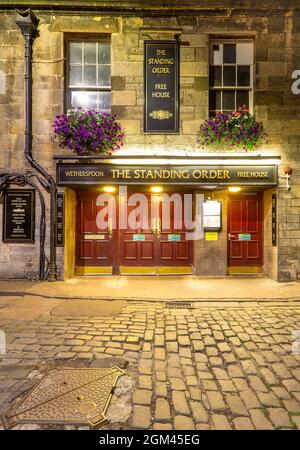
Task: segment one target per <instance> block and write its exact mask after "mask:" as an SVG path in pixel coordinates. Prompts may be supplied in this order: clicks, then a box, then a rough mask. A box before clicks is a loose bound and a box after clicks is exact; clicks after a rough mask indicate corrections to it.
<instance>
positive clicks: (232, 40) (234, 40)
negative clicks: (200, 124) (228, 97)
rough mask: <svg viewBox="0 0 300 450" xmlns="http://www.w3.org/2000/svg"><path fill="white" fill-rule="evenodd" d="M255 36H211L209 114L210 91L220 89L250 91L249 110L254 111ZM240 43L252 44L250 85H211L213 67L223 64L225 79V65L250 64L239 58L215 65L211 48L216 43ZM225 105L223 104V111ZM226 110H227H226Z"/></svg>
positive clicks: (209, 114) (209, 112) (209, 113)
mask: <svg viewBox="0 0 300 450" xmlns="http://www.w3.org/2000/svg"><path fill="white" fill-rule="evenodd" d="M254 42H255V41H254V38H252V37H225V36H224V37H213V36H211V37H210V39H209V76H208V78H209V80H208V81H209V82H208V85H209V96H208V116H209V117H211V111H212V110H211V109H210V92H211V91H214V92H218V91H235V92H237V91H248V92H249V105H248V107H249V111H250V113H253V107H254V105H253V102H254V81H255V77H254V69H255V65H254V59H255V46H254ZM239 43H248V44H252V55H253V57H252V63H251V64H250V85H249V86H238V85H233V86H223V85H220V86H211V84H210V73H211V68H212V67H220V66H221V73H222V81H223V68H224V66H225V67H230V66H232V67H236V68H237V67H238V66H246V65H247V66H248V65H249V64H244V63H239V62H238V61H237V60H236V62H235V63H224V62H223V61H222V64H221V65H219V64H218V65H215V66H214V65H213V64H211V63H212V62H213V61H211V49H212V46H213V45H215V44H239ZM237 79H238V74H237V69H236V83H237ZM235 105H236V95H235ZM222 106H223V105H222V104H221V111H222V112H223V111H224V110H223V107H222ZM225 111H226V110H225Z"/></svg>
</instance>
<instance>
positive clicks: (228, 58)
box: [223, 44, 236, 64]
mask: <svg viewBox="0 0 300 450" xmlns="http://www.w3.org/2000/svg"><path fill="white" fill-rule="evenodd" d="M235 62H236V44H224V45H223V63H230V64H235Z"/></svg>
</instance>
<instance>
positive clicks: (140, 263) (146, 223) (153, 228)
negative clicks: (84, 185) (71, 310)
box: [76, 191, 193, 273]
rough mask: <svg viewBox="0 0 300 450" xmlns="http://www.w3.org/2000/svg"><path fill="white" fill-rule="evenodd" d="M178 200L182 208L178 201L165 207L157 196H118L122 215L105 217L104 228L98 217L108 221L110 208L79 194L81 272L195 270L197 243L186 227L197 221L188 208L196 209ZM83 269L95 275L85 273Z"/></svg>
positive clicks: (78, 262)
mask: <svg viewBox="0 0 300 450" xmlns="http://www.w3.org/2000/svg"><path fill="white" fill-rule="evenodd" d="M134 195H137V194H134ZM176 195H177V196H179V197H180V199H181V202H180V201H179V202H178V204H177V206H175V204H174V202H164V200H163V199H161V197H160V196H158V195H150V194H144V193H143V194H142V197H140V196H137V197H135V196H133V197H132V196H131V195H130V194H128V197H122V195H121V196H120V197H119V196H117V195H116V196H115V206H116V212H117V214H116V216H115V218H113V217H108V216H106V218H105V221H106V222H107V223H108V226H107V227H106V228H103V229H101V228H99V217H103V215H102V216H101V214H102V213H103V208H106V210H107V204H104V205H102V204H101V205H99V204H97V203H99V202H98V201H97V198H98V196H99V192H98V193H97V192H94V191H84V192H83V191H81V192H79V193H78V195H77V227H76V228H77V230H76V235H77V237H76V243H77V244H76V245H77V247H76V266H77V268H79V270H78V272H82V273H93V271H94V272H95V273H97V268H105V267H111V268H112V271H113V272H114V273H118V272H119V271H120V270H121V271H122V269H124V268H126V267H131V268H134V267H140V268H143V267H145V268H151V267H152V268H155V267H192V264H193V241H192V240H189V239H187V232H188V230H187V229H186V227H185V217H192V211H187V209H188V208H191V207H192V206H191V202H186V204H185V202H184V201H183V194H176ZM128 199H129V200H128ZM178 208H181V210H180V211H178ZM166 218H167V220H166ZM180 219H181V220H180ZM84 267H85V268H90V271H88V270H82V268H84ZM80 269H81V270H80ZM124 272H126V270H124ZM133 272H134V271H133ZM149 272H151V271H149ZM99 273H101V270H99Z"/></svg>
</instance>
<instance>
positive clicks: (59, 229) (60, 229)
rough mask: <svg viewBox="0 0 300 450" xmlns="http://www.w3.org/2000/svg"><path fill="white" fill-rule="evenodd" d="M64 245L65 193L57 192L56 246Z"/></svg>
mask: <svg viewBox="0 0 300 450" xmlns="http://www.w3.org/2000/svg"><path fill="white" fill-rule="evenodd" d="M63 245H64V194H63V192H58V193H57V194H56V246H57V247H63Z"/></svg>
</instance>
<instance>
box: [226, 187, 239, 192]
mask: <svg viewBox="0 0 300 450" xmlns="http://www.w3.org/2000/svg"><path fill="white" fill-rule="evenodd" d="M228 190H229V192H240V190H241V188H240V187H239V186H230V187H229V188H228Z"/></svg>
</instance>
